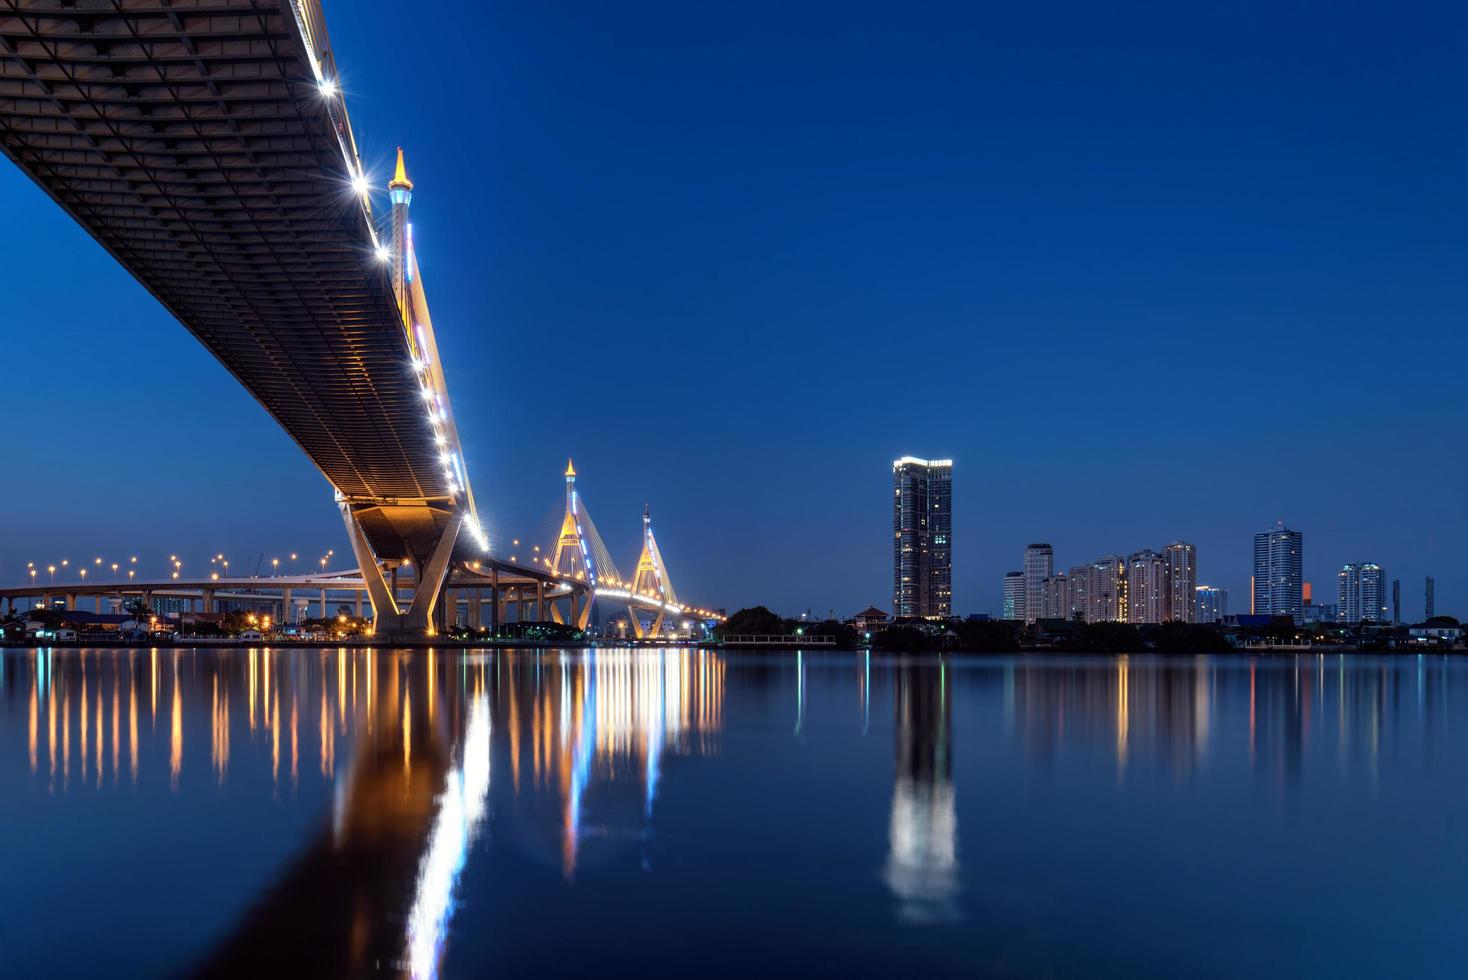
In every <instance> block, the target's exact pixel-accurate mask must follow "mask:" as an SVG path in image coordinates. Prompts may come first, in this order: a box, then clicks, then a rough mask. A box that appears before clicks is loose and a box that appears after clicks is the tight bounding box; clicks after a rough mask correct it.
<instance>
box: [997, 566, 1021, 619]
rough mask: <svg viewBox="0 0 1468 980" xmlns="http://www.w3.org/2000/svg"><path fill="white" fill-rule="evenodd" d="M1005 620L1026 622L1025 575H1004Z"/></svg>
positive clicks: (1010, 573) (1017, 573)
mask: <svg viewBox="0 0 1468 980" xmlns="http://www.w3.org/2000/svg"><path fill="white" fill-rule="evenodd" d="M1002 618H1003V619H1013V620H1018V621H1019V622H1021V623H1022V622H1024V620H1025V573H1024V572H1005V573H1004V613H1003V616H1002Z"/></svg>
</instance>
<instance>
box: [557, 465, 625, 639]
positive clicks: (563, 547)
mask: <svg viewBox="0 0 1468 980" xmlns="http://www.w3.org/2000/svg"><path fill="white" fill-rule="evenodd" d="M550 567H551V571H552V572H554V573H555V574H556V575H558V576H560V577H561V578H563V579H566V580H567V581H574V582H580V583H584V584H586V585H587V586H589V587H590V588H589V591H588V592H587V594H586V598H585V601H584V602H583V601H582V600H581V597H580V596H579V595H578V594H577V593H576V592H574V591H573V592H572V594H571V600H570V602H571V608H570V615H569V616H567V615H565V614H563V613H562V611H561V610H560V608H558V607H557V606H556V605H555V604H552V605H551V610H550V612H551V618H552V619H554V620H555V621H556V622H557V623H567V622H569V623H571V624H572V625H574V626H575V627H576V628H577V629H579V630H585V629H586V627H587V625H588V624H589V623H590V622H591V606H592V603H593V602H594V601H595V598H596V590H597V588H598V587H599V586H602V585H605V584H608V583H615V582H617V581H618V580H619V578H620V576H619V575H618V574H617V569H616V566H615V565H613V564H612V559H611V554H610V553H609V552H608V551H607V547H606V545H605V544H604V543H602V539H601V535H600V534H599V533H597V530H596V525H595V524H593V523H592V521H591V514H590V513H589V512H588V511H587V510H586V505H585V502H584V501H582V499H581V495H580V494H579V493H578V492H577V491H576V465H575V463H573V462H572V461H571V460H569V459H568V460H566V516H565V517H564V518H562V520H561V533H560V535H559V536H557V538H556V547H555V552H554V554H553V556H552V558H551V566H550Z"/></svg>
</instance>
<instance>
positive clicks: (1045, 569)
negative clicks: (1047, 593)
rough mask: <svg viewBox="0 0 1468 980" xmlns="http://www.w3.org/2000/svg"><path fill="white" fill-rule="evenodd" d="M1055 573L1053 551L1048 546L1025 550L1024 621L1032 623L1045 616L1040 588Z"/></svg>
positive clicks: (1038, 545)
mask: <svg viewBox="0 0 1468 980" xmlns="http://www.w3.org/2000/svg"><path fill="white" fill-rule="evenodd" d="M1053 571H1055V551H1054V549H1053V548H1051V547H1050V546H1049V545H1048V544H1032V545H1030V546H1029V547H1027V548H1025V620H1026V621H1028V622H1031V623H1033V622H1034V621H1035V620H1037V619H1039V618H1040V617H1041V616H1043V615H1045V597H1044V595H1043V590H1042V586H1043V584H1044V582H1045V580H1046V579H1047V578H1049V577H1050V574H1051V573H1052V572H1053Z"/></svg>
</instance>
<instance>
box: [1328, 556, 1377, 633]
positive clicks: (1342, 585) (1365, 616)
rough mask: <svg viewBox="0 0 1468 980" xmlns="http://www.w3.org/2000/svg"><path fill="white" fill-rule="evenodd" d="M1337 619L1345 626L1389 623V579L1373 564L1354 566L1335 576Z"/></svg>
mask: <svg viewBox="0 0 1468 980" xmlns="http://www.w3.org/2000/svg"><path fill="white" fill-rule="evenodd" d="M1336 583H1337V585H1336V616H1337V617H1339V619H1340V621H1341V622H1343V623H1380V622H1382V621H1383V620H1384V619H1386V589H1385V586H1386V576H1385V574H1384V573H1383V572H1382V570H1381V566H1380V565H1377V564H1375V563H1374V562H1369V561H1368V562H1353V563H1348V564H1345V565H1342V566H1341V570H1340V571H1339V572H1337V573H1336Z"/></svg>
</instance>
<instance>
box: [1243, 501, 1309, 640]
mask: <svg viewBox="0 0 1468 980" xmlns="http://www.w3.org/2000/svg"><path fill="white" fill-rule="evenodd" d="M1304 540H1305V539H1304V535H1302V534H1301V533H1300V532H1299V531H1291V530H1290V529H1289V528H1287V527H1285V526H1284V521H1280V522H1279V523H1278V524H1277V525H1275V528H1274V530H1272V531H1260V532H1259V533H1258V534H1256V535H1254V590H1253V597H1252V600H1253V601H1252V603H1251V606H1250V608H1251V610H1252V611H1253V612H1254V613H1256V614H1258V615H1261V616H1294V617H1295V618H1296V619H1299V618H1300V616H1301V611H1302V609H1303V608H1304V604H1305V600H1304V580H1303V576H1302V575H1301V564H1302V562H1303V555H1304V550H1305V544H1304Z"/></svg>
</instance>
